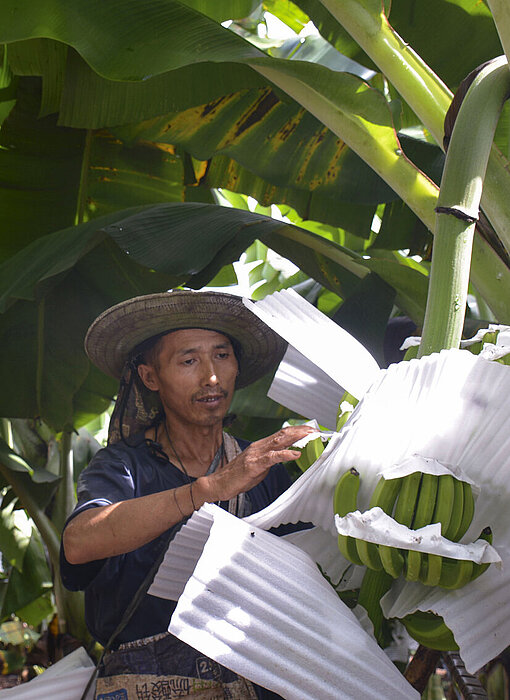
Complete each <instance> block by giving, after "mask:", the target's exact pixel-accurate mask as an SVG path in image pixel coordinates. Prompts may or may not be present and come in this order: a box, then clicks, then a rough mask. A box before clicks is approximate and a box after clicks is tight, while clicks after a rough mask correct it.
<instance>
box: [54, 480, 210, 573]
mask: <svg viewBox="0 0 510 700" xmlns="http://www.w3.org/2000/svg"><path fill="white" fill-rule="evenodd" d="M203 479H207V477H201V478H200V479H197V480H196V481H195V482H193V484H192V485H188V484H186V485H185V486H179V487H178V488H176V489H170V490H168V491H161V492H160V493H154V494H150V495H148V496H140V497H139V498H132V499H130V500H127V501H120V502H119V503H112V504H111V505H108V506H100V507H98V508H90V509H89V510H86V511H84V512H83V513H80V514H79V515H77V516H76V518H74V519H73V520H71V522H70V523H69V525H68V526H67V527H66V529H65V530H64V536H63V544H64V552H65V556H66V559H67V561H69V562H70V563H71V564H86V563H87V562H89V561H95V560H97V559H105V558H107V557H113V556H116V555H118V554H125V553H126V552H131V551H133V550H135V549H138V548H139V547H142V546H143V545H144V544H147V542H151V541H152V540H153V539H155V538H156V537H158V536H159V535H161V534H162V533H163V532H165V530H168V529H169V528H170V527H172V526H173V525H176V524H177V523H178V522H180V521H181V520H183V518H185V517H186V516H188V515H191V513H193V511H194V510H195V508H197V509H198V508H200V506H202V505H203V504H204V503H205V502H206V498H207V495H208V494H209V493H210V489H209V488H208V487H207V485H206V484H203V485H202V483H201V482H202V480H203ZM190 486H191V488H192V493H191V491H190ZM191 496H193V499H192V497H191Z"/></svg>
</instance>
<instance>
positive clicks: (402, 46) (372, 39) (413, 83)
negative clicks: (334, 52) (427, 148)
mask: <svg viewBox="0 0 510 700" xmlns="http://www.w3.org/2000/svg"><path fill="white" fill-rule="evenodd" d="M321 3H322V4H323V5H324V7H326V8H327V9H328V10H329V12H331V14H332V15H333V17H335V19H337V20H338V22H339V23H340V24H341V25H342V27H343V28H344V29H345V30H346V31H347V32H349V34H350V35H351V36H352V38H353V39H354V40H355V41H356V42H357V43H358V44H359V45H360V46H361V48H362V49H363V50H364V51H365V52H366V53H367V54H368V56H370V58H371V59H372V60H373V61H374V63H375V64H376V65H377V66H379V68H380V69H381V71H382V72H383V73H384V74H385V76H386V77H387V78H388V80H389V81H390V82H391V83H393V85H395V87H396V88H397V90H398V91H399V92H400V93H401V95H402V96H403V97H404V99H405V100H406V101H407V102H408V103H409V105H410V106H411V107H412V108H413V110H414V111H415V112H416V114H418V116H419V117H420V119H421V120H422V121H423V123H424V124H425V125H426V127H427V129H428V130H429V131H430V132H431V134H432V135H433V136H434V138H435V139H436V141H437V142H438V144H439V145H442V141H443V130H444V126H443V124H444V117H445V114H446V111H447V110H448V107H449V106H450V102H451V100H452V97H453V95H452V93H451V92H450V90H449V89H448V88H447V87H446V85H445V84H444V83H443V82H442V80H440V78H439V77H438V76H437V75H436V74H435V73H434V71H433V70H432V69H431V68H430V67H429V66H428V65H427V64H426V63H425V62H424V61H423V60H422V59H421V58H420V56H419V55H418V54H417V53H415V52H414V51H413V49H412V48H411V47H410V46H409V45H408V44H406V43H405V41H404V40H403V39H402V38H401V37H400V36H399V35H398V34H397V33H396V32H395V30H394V29H393V27H391V25H390V24H389V22H388V19H387V18H386V15H385V14H384V8H383V3H380V7H381V10H380V11H378V12H374V9H373V8H372V9H370V3H367V2H366V0H365V1H363V0H321Z"/></svg>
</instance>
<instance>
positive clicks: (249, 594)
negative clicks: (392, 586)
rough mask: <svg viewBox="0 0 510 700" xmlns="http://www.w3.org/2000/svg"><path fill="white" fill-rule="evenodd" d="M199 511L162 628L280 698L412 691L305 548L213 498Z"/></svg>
mask: <svg viewBox="0 0 510 700" xmlns="http://www.w3.org/2000/svg"><path fill="white" fill-rule="evenodd" d="M203 511H205V513H204V512H203ZM204 516H206V517H209V516H212V518H213V522H212V525H211V530H210V535H209V538H208V540H207V542H206V544H205V546H204V550H203V553H202V555H201V557H200V559H199V561H198V563H197V566H196V567H195V569H194V571H193V575H192V576H191V578H190V579H189V581H188V583H187V584H186V586H185V589H184V592H183V593H182V595H181V596H180V598H179V602H178V605H177V608H176V610H175V612H174V614H173V616H172V620H171V624H170V627H169V631H170V632H171V633H172V634H175V635H176V636H177V637H179V638H180V639H182V641H184V642H186V643H187V644H190V645H191V646H193V647H195V648H196V649H198V650H199V651H201V652H202V653H203V654H205V655H207V656H209V657H210V658H212V659H214V660H215V661H217V662H218V663H221V664H223V665H225V666H227V667H228V668H231V669H233V670H234V671H235V672H237V673H239V674H240V675H242V676H244V677H245V678H248V679H250V680H252V681H253V682H255V683H257V684H259V685H262V686H263V687H266V688H269V689H270V690H273V691H274V692H276V693H278V694H280V695H282V696H283V697H284V698H287V699H288V700H317V699H318V698H321V700H338V698H339V697H341V698H342V699H343V700H359V698H365V699H367V700H381V698H388V700H390V698H391V700H398V699H399V698H402V700H404V699H405V700H411V699H412V698H416V699H418V698H419V695H418V693H417V692H416V691H414V690H413V689H412V687H411V686H410V685H409V684H408V683H407V681H406V680H405V679H404V677H403V676H402V674H401V673H400V672H399V671H398V670H397V669H396V667H395V666H394V665H393V664H392V663H391V662H390V661H389V659H388V658H387V656H386V655H385V654H384V652H383V651H382V650H381V649H380V648H379V647H378V646H377V644H376V643H375V641H374V640H373V639H371V638H370V637H369V636H368V634H367V633H366V632H365V630H364V629H363V627H362V626H361V625H360V623H359V622H358V620H357V618H356V616H355V615H354V614H353V613H352V611H351V610H349V609H348V608H347V606H345V605H344V604H343V603H342V602H341V601H340V599H339V598H338V596H337V595H336V593H335V592H334V590H333V589H332V588H331V586H330V584H329V583H327V582H326V580H325V579H324V578H323V576H322V575H321V574H320V572H319V570H318V568H317V565H316V564H315V562H314V561H313V560H312V559H311V558H310V557H308V556H307V555H306V554H305V553H304V552H302V551H301V550H300V549H298V548H297V547H295V546H294V545H292V544H290V543H289V542H286V541H284V540H283V539H282V538H278V537H276V536H274V535H272V534H270V533H268V532H264V531H262V530H260V529H258V528H254V527H252V526H250V525H249V524H248V523H246V522H243V521H241V520H238V519H236V518H234V517H233V516H232V515H230V514H228V513H226V512H225V511H223V510H221V509H220V508H217V507H216V506H210V505H206V506H204V507H203V508H202V509H201V511H200V512H199V513H198V514H195V515H194V516H193V518H192V520H193V519H194V518H198V519H200V518H203V517H204ZM185 527H187V526H185ZM183 529H185V528H183ZM176 563H177V562H176Z"/></svg>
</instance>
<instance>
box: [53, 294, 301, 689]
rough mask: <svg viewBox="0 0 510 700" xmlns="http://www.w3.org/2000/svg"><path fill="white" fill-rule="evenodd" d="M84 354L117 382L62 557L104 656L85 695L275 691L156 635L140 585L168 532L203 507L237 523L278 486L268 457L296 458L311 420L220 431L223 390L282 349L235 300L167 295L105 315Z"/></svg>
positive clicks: (159, 605) (273, 460) (280, 470)
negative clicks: (253, 433) (254, 432)
mask: <svg viewBox="0 0 510 700" xmlns="http://www.w3.org/2000/svg"><path fill="white" fill-rule="evenodd" d="M85 348H86V351H87V353H88V355H89V357H90V359H91V360H92V361H93V362H94V363H95V364H96V365H97V366H98V367H99V368H100V369H102V370H103V371H104V372H106V373H108V374H110V375H112V376H115V377H117V378H120V380H121V382H120V388H119V394H118V397H117V401H116V405H115V409H114V412H113V414H112V419H111V423H110V431H109V440H108V447H107V448H105V449H102V450H100V451H99V452H98V453H97V454H96V456H95V457H94V459H93V460H92V462H91V463H90V465H89V467H88V468H87V469H86V470H85V471H84V472H83V473H82V475H81V477H80V480H79V483H78V504H77V506H76V508H75V510H74V512H73V514H72V515H71V517H70V518H69V520H68V522H67V524H66V527H65V529H64V533H63V546H62V551H61V562H62V566H61V571H62V578H63V581H64V584H65V585H66V586H67V587H68V588H70V589H72V590H76V589H84V590H85V602H86V621H87V624H88V627H89V629H90V631H91V633H92V635H93V636H94V637H95V638H96V639H97V640H98V641H100V642H101V643H102V644H103V645H107V644H108V643H110V646H111V648H112V649H114V650H115V651H113V652H111V653H108V654H107V655H106V657H105V660H104V664H103V667H102V669H101V670H100V678H99V681H98V691H97V692H98V694H97V697H98V698H107V697H123V698H124V697H125V698H128V700H131V698H138V697H147V698H150V697H153V695H150V694H148V695H144V693H146V692H149V691H148V690H147V688H149V686H150V687H152V688H155V687H157V688H159V690H158V691H157V692H158V693H160V694H159V695H155V696H154V697H161V698H167V697H168V698H173V697H187V696H188V697H196V698H197V700H198V699H200V700H202V698H203V699H204V700H206V698H207V699H215V698H223V697H229V698H237V699H238V700H242V699H244V698H257V697H258V698H270V697H276V696H274V694H272V693H270V692H269V691H264V690H263V689H261V688H257V687H256V686H253V685H252V684H251V683H249V682H248V681H246V680H244V679H242V678H239V677H238V676H237V675H236V674H234V673H232V672H231V671H229V670H227V669H225V668H223V667H221V666H219V665H218V664H216V663H214V662H213V661H211V660H209V659H206V658H204V657H202V656H201V655H200V653H199V652H197V651H196V650H194V649H192V648H191V647H189V646H187V645H185V644H183V643H182V642H180V641H179V640H177V639H176V638H174V637H173V636H172V635H170V634H168V633H167V627H168V624H169V620H170V617H171V614H172V612H173V609H174V608H175V603H172V602H170V601H165V600H161V599H159V598H155V597H153V596H149V595H147V594H146V593H145V591H146V590H147V588H148V586H149V584H150V582H151V580H152V578H153V576H154V573H155V570H156V568H157V565H158V562H159V560H160V559H161V556H162V554H163V553H164V551H165V550H166V548H167V546H168V543H169V541H170V539H171V538H172V537H173V536H174V535H175V533H176V532H177V531H178V529H179V528H180V527H181V526H182V524H183V523H184V522H185V521H186V520H187V518H188V517H189V516H190V515H191V514H192V513H193V512H194V511H195V510H197V509H198V508H200V507H201V506H202V505H203V504H204V503H217V504H218V505H220V506H221V507H223V508H226V509H228V510H229V511H230V512H231V513H234V514H235V515H237V516H239V517H243V516H245V515H248V514H250V513H251V512H255V511H258V510H261V509H262V508H264V507H265V506H267V505H268V504H269V503H271V502H272V501H273V500H274V499H275V498H277V497H278V495H280V493H282V492H283V491H284V490H285V489H286V488H287V487H288V486H289V484H290V480H289V478H288V476H287V473H286V471H285V469H284V467H283V466H282V464H281V462H284V461H289V460H293V459H296V458H297V457H298V456H299V452H297V451H295V450H291V449H289V447H290V446H291V445H292V444H293V443H295V442H296V441H297V440H299V439H300V438H302V437H304V436H305V435H306V434H308V433H309V432H310V431H311V429H310V428H308V427H306V426H297V427H290V428H285V429H282V430H280V431H279V432H278V433H276V434H275V435H271V436H269V437H267V438H264V439H263V440H259V441H257V442H254V443H252V444H248V443H246V442H244V441H237V440H235V439H234V438H232V437H231V436H230V435H229V434H228V433H225V432H224V431H223V423H224V419H225V417H226V415H227V412H228V409H229V406H230V402H231V400H232V396H233V392H234V388H235V387H241V386H246V385H248V384H250V383H251V382H253V381H254V380H255V379H257V378H259V377H261V376H262V375H264V374H265V373H266V372H267V371H268V370H269V369H270V368H271V367H273V366H275V364H276V363H277V362H278V361H279V360H280V359H281V357H282V355H283V352H284V349H285V343H284V342H283V341H282V340H281V339H280V338H279V336H278V335H277V334H275V333H274V332H273V331H272V330H271V329H269V328H268V327H267V326H266V325H265V324H264V323H263V322H262V321H260V320H259V319H258V318H257V317H256V316H255V315H254V314H252V313H251V312H250V311H248V310H247V309H246V308H245V307H244V305H243V304H242V301H241V300H240V299H239V298H238V297H234V296H232V295H228V294H219V293H214V292H187V291H178V292H172V293H165V294H153V295H148V296H145V297H137V298H135V299H130V300H128V301H126V302H123V303H121V304H118V305H116V306H114V307H112V308H111V309H108V310H107V311H105V312H104V313H103V314H102V315H101V316H99V318H98V319H96V321H95V322H94V323H93V324H92V326H91V328H90V329H89V332H88V334H87V337H86V340H85ZM133 601H134V602H133ZM162 689H163V690H162ZM121 691H122V692H124V695H122V694H121V695H119V692H121Z"/></svg>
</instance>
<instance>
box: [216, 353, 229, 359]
mask: <svg viewBox="0 0 510 700" xmlns="http://www.w3.org/2000/svg"><path fill="white" fill-rule="evenodd" d="M218 357H219V358H220V360H225V359H226V358H227V357H230V353H229V352H219V353H218Z"/></svg>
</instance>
